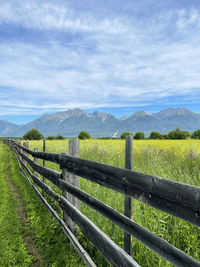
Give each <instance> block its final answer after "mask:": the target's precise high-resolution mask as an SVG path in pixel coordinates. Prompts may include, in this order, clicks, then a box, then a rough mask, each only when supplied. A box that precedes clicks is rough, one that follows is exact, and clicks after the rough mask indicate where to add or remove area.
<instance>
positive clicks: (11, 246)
mask: <svg viewBox="0 0 200 267" xmlns="http://www.w3.org/2000/svg"><path fill="white" fill-rule="evenodd" d="M0 146H1V149H0V189H1V198H0V266H29V265H30V263H31V262H32V260H33V258H32V257H31V256H29V254H28V251H27V247H26V244H25V242H24V240H23V230H22V226H21V224H20V219H19V216H18V214H17V203H16V201H15V199H14V197H13V195H12V193H11V190H10V185H9V182H8V178H7V175H8V172H7V168H8V162H7V159H6V157H5V153H6V150H7V149H8V148H7V147H6V146H5V145H2V144H0Z"/></svg>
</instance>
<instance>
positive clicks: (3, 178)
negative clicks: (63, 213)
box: [0, 142, 84, 267]
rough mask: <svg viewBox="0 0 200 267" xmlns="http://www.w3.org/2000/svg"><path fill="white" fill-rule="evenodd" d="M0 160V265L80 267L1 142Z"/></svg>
mask: <svg viewBox="0 0 200 267" xmlns="http://www.w3.org/2000/svg"><path fill="white" fill-rule="evenodd" d="M0 159H1V160H0V188H1V189H0V190H1V198H0V266H2V267H4V266H20V267H21V266H23V267H26V266H41V267H43V266H54V267H55V266H59V267H60V266H84V265H83V263H82V260H81V259H80V258H79V256H78V255H77V253H76V252H75V251H74V249H73V248H72V247H71V246H70V244H69V241H68V240H67V238H66V237H65V235H64V234H63V232H62V230H61V228H60V227H59V225H58V224H57V223H56V221H55V220H54V218H53V217H52V216H51V215H50V214H49V212H48V211H47V210H46V209H45V208H44V206H43V205H42V204H41V203H40V201H39V200H38V198H37V197H36V195H35V193H34V191H33V189H32V188H31V187H30V185H29V184H28V182H27V181H26V180H25V178H24V177H23V176H22V175H21V174H20V172H19V168H18V164H17V162H16V160H15V158H14V156H13V154H12V152H11V151H10V149H9V148H8V146H7V145H4V144H3V143H1V142H0ZM11 183H12V185H13V186H14V188H15V194H13V191H12V189H11V188H12V186H11ZM16 192H18V194H19V195H18V196H17V197H16ZM20 204H22V205H23V212H24V214H25V215H26V220H27V221H26V224H25V225H24V222H23V221H24V218H22V217H23V216H22V214H19V206H20Z"/></svg>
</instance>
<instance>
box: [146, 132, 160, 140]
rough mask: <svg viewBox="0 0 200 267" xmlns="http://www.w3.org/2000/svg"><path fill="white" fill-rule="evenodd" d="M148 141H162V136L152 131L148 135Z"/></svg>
mask: <svg viewBox="0 0 200 267" xmlns="http://www.w3.org/2000/svg"><path fill="white" fill-rule="evenodd" d="M149 139H163V135H162V134H161V133H159V132H155V131H152V132H151V133H150V135H149Z"/></svg>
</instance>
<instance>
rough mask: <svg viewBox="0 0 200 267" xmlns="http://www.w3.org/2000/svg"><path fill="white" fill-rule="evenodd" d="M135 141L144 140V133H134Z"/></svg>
mask: <svg viewBox="0 0 200 267" xmlns="http://www.w3.org/2000/svg"><path fill="white" fill-rule="evenodd" d="M135 139H138V140H142V139H145V136H144V133H143V132H137V133H135Z"/></svg>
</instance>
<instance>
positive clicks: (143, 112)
mask: <svg viewBox="0 0 200 267" xmlns="http://www.w3.org/2000/svg"><path fill="white" fill-rule="evenodd" d="M145 116H150V114H148V113H147V112H145V111H144V110H138V111H136V112H134V113H133V114H132V115H131V116H130V117H136V118H140V117H145ZM130 117H129V118H130Z"/></svg>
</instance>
